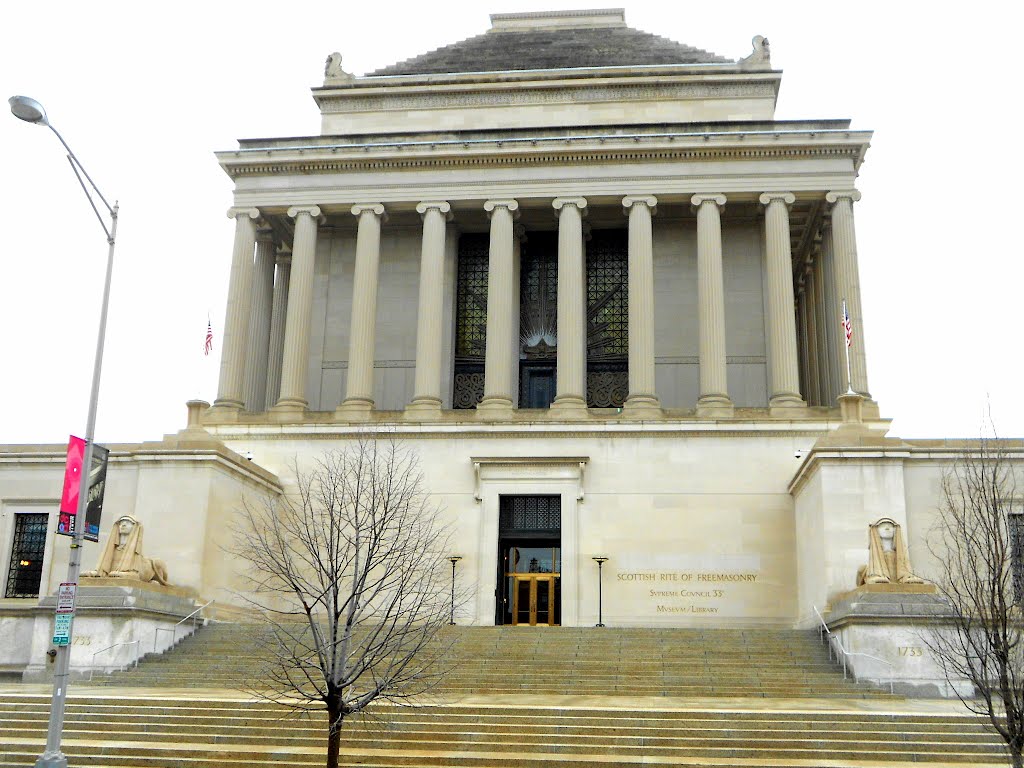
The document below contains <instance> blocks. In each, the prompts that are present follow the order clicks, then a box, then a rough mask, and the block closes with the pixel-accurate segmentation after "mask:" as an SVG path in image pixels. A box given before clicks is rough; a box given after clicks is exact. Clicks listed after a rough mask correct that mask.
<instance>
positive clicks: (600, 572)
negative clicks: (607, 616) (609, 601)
mask: <svg viewBox="0 0 1024 768" xmlns="http://www.w3.org/2000/svg"><path fill="white" fill-rule="evenodd" d="M590 559H591V560H593V561H594V562H595V563H597V624H595V625H594V626H597V627H603V626H604V615H603V614H602V610H601V609H602V605H601V603H602V600H603V597H604V596H603V595H602V594H601V588H602V584H603V582H604V579H603V578H602V577H603V576H604V564H605V563H607V562H608V558H607V557H604V556H603V555H598V556H597V557H592V558H590Z"/></svg>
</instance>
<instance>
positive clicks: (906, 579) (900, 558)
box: [857, 517, 924, 587]
mask: <svg viewBox="0 0 1024 768" xmlns="http://www.w3.org/2000/svg"><path fill="white" fill-rule="evenodd" d="M862 584H924V579H922V578H921V577H920V576H915V575H914V572H913V571H912V570H911V569H910V555H909V554H908V553H907V544H906V542H905V541H904V540H903V531H902V530H901V529H900V526H899V523H897V522H896V521H895V520H892V519H890V518H888V517H883V518H882V519H881V520H879V521H878V522H876V523H872V524H871V525H869V526H868V564H867V565H862V566H861V567H860V569H859V570H858V571H857V586H858V587H859V586H861V585H862Z"/></svg>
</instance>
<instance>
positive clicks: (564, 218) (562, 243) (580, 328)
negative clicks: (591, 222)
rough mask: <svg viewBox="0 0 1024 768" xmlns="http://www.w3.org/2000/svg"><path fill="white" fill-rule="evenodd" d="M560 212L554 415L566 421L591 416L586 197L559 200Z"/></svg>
mask: <svg viewBox="0 0 1024 768" xmlns="http://www.w3.org/2000/svg"><path fill="white" fill-rule="evenodd" d="M552 205H553V206H554V209H555V210H556V211H557V212H558V347H557V350H556V354H557V366H558V367H557V371H556V377H555V380H556V395H555V400H554V402H553V403H552V404H551V411H552V413H554V414H558V415H559V416H563V417H583V416H586V413H587V328H586V323H587V314H586V307H585V300H584V297H585V292H586V284H585V268H584V264H583V216H584V215H585V213H586V209H587V201H586V199H585V198H582V197H568V198H566V197H559V198H556V199H555V201H554V202H553V203H552Z"/></svg>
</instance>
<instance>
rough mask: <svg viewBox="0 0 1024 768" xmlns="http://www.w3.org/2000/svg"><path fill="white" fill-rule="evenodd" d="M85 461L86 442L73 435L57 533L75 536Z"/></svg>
mask: <svg viewBox="0 0 1024 768" xmlns="http://www.w3.org/2000/svg"><path fill="white" fill-rule="evenodd" d="M84 460H85V440H83V439H82V438H80V437H75V436H74V435H72V436H71V437H70V438H69V439H68V458H67V461H66V462H65V464H64V490H63V491H62V492H61V495H60V516H59V517H58V520H57V533H59V534H62V535H64V536H73V535H74V533H75V528H74V525H75V522H74V521H75V514H76V513H77V512H78V494H79V492H80V489H81V487H82V462H83V461H84Z"/></svg>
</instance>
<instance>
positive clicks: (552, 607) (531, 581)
mask: <svg viewBox="0 0 1024 768" xmlns="http://www.w3.org/2000/svg"><path fill="white" fill-rule="evenodd" d="M512 578H513V581H514V583H513V587H512V625H513V626H523V625H527V626H531V627H553V626H558V621H557V618H558V616H557V615H556V614H557V611H556V608H557V606H558V602H559V601H558V596H559V595H558V592H559V591H560V590H559V589H558V587H559V582H560V581H561V579H560V578H559V576H558V574H544V575H543V576H539V575H534V574H530V575H526V576H524V575H522V574H516V575H514V576H513V577H512Z"/></svg>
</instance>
